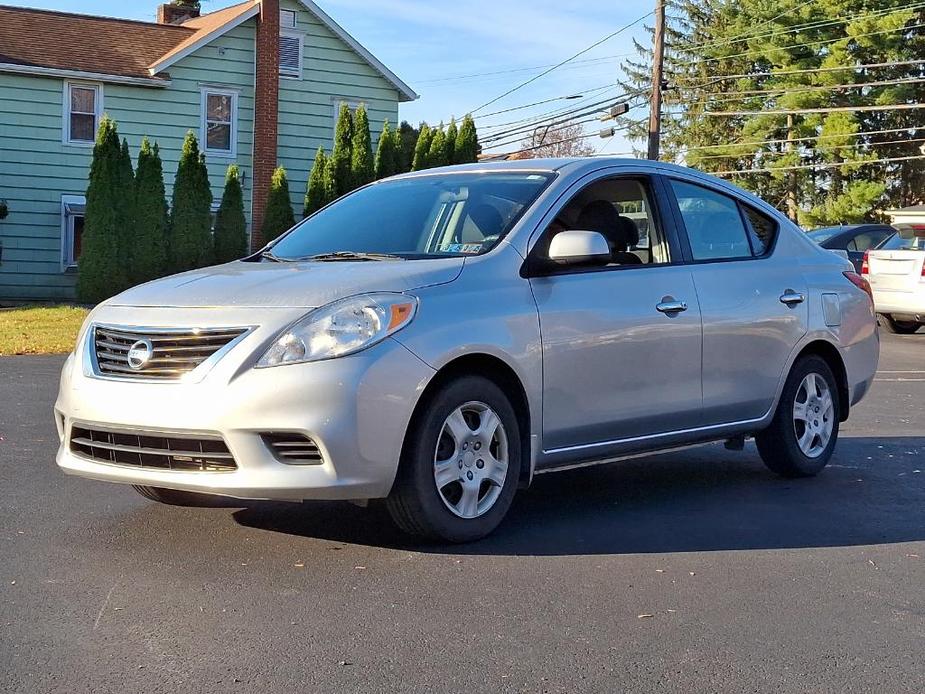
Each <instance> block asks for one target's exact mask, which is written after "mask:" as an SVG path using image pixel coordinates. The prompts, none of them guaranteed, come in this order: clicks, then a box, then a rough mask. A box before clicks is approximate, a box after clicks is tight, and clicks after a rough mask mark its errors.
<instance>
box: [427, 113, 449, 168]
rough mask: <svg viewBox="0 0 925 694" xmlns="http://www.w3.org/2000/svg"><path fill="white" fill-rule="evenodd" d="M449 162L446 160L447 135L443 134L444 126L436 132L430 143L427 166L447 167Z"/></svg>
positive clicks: (441, 125)
mask: <svg viewBox="0 0 925 694" xmlns="http://www.w3.org/2000/svg"><path fill="white" fill-rule="evenodd" d="M447 164H449V162H448V161H447V159H446V133H444V132H443V124H442V123H441V124H440V127H438V128H436V129H435V130H434V136H433V138H432V139H431V141H430V147H429V149H428V151H427V166H428V167H430V168H436V167H438V166H446V165H447Z"/></svg>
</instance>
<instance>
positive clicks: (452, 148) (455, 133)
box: [443, 118, 459, 164]
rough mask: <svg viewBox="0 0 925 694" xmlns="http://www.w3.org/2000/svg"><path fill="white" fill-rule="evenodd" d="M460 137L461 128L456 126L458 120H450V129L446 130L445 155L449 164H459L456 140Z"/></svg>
mask: <svg viewBox="0 0 925 694" xmlns="http://www.w3.org/2000/svg"><path fill="white" fill-rule="evenodd" d="M457 137H459V128H458V127H457V126H456V119H455V118H451V119H450V127H448V128H447V129H446V146H445V150H446V151H445V152H444V154H443V156H444V158H445V159H446V163H447V164H458V163H459V162H458V161H456V138H457Z"/></svg>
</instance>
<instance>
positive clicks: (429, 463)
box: [401, 376, 521, 542]
mask: <svg viewBox="0 0 925 694" xmlns="http://www.w3.org/2000/svg"><path fill="white" fill-rule="evenodd" d="M472 401H479V402H483V403H485V404H486V405H488V406H489V407H490V408H491V409H493V410H494V411H495V412H496V413H497V415H498V417H499V418H500V419H501V422H502V424H503V425H504V428H505V433H506V434H507V445H508V471H507V477H506V478H505V480H504V486H503V487H502V489H501V494H500V495H499V497H498V500H497V501H496V502H495V504H494V506H492V508H491V509H490V510H489V511H488V512H487V513H485V514H484V515H482V516H479V517H478V518H469V519H467V518H460V517H458V516H456V515H455V514H454V513H453V512H452V511H450V510H449V509H448V508H447V507H446V505H445V504H444V503H443V499H442V498H441V496H440V492H439V490H438V489H437V485H436V483H435V482H434V452H435V451H436V448H437V439H438V437H439V435H440V433H441V431H442V430H443V424H444V422H445V421H446V418H447V417H448V416H449V415H450V413H451V412H452V411H453V410H454V409H456V408H457V407H459V406H460V405H463V404H465V403H467V402H472ZM410 436H411V437H412V440H411V442H410V444H411V445H409V446H407V447H406V449H407V450H406V452H405V455H404V456H403V460H402V461H401V465H403V466H408V468H409V469H408V473H409V474H408V475H407V477H406V483H409V484H411V485H412V487H413V493H414V495H415V497H416V498H417V501H418V503H419V505H420V507H421V510H422V511H423V512H424V515H425V517H426V519H427V522H428V525H430V526H431V529H432V531H433V534H434V535H436V536H438V537H441V538H444V539H447V540H449V541H451V542H469V541H472V540H476V539H479V538H481V537H484V536H485V535H487V534H489V533H490V532H491V531H492V530H494V529H495V528H496V527H497V526H498V524H499V523H500V522H501V520H502V519H503V518H504V516H505V514H506V513H507V511H508V509H509V508H510V506H511V502H512V501H513V498H514V494H515V493H516V491H517V484H518V478H519V476H520V464H521V441H520V428H519V425H518V421H517V415H516V413H515V411H514V408H513V406H512V405H511V403H510V400H509V399H508V398H507V396H506V395H505V394H504V392H503V391H502V390H501V389H500V388H499V387H498V386H497V385H496V384H495V383H494V382H492V381H490V380H488V379H486V378H482V377H479V376H465V377H462V378H459V379H456V380H454V381H451V382H450V383H448V384H447V385H445V386H444V387H442V388H441V389H440V390H439V391H437V392H436V393H435V394H434V396H433V397H432V398H430V399H429V400H428V401H427V403H425V405H424V406H423V407H422V409H421V411H420V414H419V416H418V417H417V421H416V422H415V423H414V425H413V426H412V428H411V430H410Z"/></svg>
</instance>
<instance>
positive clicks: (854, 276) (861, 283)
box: [843, 258, 874, 303]
mask: <svg viewBox="0 0 925 694" xmlns="http://www.w3.org/2000/svg"><path fill="white" fill-rule="evenodd" d="M864 260H865V267H866V261H867V259H866V258H865V259H864ZM843 274H844V275H845V277H846V278H847V279H848V281H849V282H851V284H853V285H854V286H855V287H857V288H858V289H860V290H861V291H863V292H864V293H865V294H867V296H868V297H869V298H870V301H871V303H873V301H874V290H873V289H871V288H870V282H868V281H867V280H866V279H864V278H863V277H861V276H860V275H859V274H858V273H856V272H850V271H849V272H845V273H843Z"/></svg>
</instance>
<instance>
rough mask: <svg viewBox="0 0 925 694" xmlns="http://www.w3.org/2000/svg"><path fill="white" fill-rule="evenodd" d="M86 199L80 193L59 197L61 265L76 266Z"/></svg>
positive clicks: (81, 237) (66, 266)
mask: <svg viewBox="0 0 925 694" xmlns="http://www.w3.org/2000/svg"><path fill="white" fill-rule="evenodd" d="M86 208H87V201H86V199H85V198H84V197H83V196H82V195H64V196H62V197H61V267H62V269H64V270H67V269H68V268H76V267H77V261H78V259H79V258H80V248H81V244H82V242H83V233H84V214H85V211H86Z"/></svg>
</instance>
